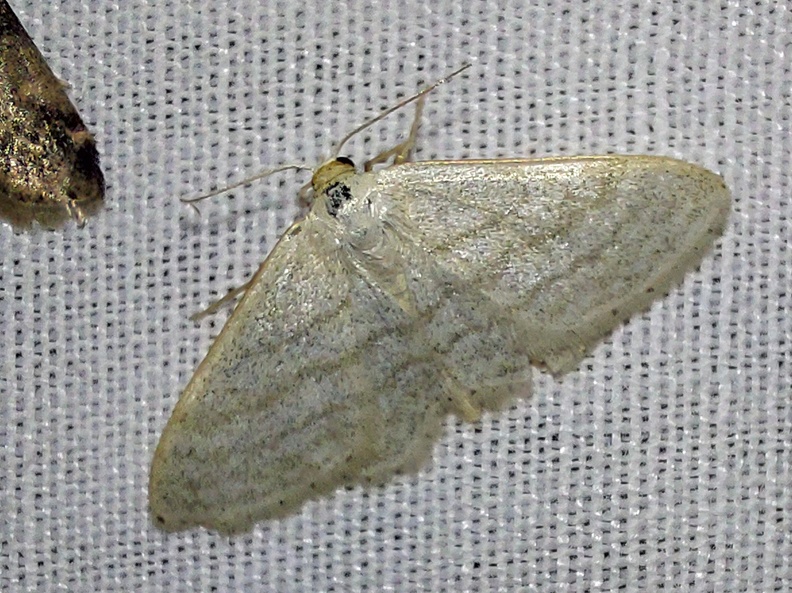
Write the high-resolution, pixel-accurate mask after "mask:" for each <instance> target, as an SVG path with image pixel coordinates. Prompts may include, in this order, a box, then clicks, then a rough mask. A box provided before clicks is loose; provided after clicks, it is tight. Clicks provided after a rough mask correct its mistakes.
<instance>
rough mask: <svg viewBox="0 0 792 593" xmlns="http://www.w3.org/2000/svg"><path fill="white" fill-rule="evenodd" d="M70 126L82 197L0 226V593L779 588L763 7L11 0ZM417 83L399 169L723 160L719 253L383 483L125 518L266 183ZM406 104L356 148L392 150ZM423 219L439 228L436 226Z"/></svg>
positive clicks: (787, 334)
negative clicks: (65, 212)
mask: <svg viewBox="0 0 792 593" xmlns="http://www.w3.org/2000/svg"><path fill="white" fill-rule="evenodd" d="M11 4H12V5H13V7H14V9H15V10H16V12H17V14H18V16H19V18H20V20H21V21H22V22H23V24H24V25H25V27H26V28H27V29H28V31H29V32H30V34H31V35H32V37H33V38H34V40H35V41H36V43H37V44H38V46H39V48H40V49H41V50H42V51H43V53H44V54H45V56H46V57H47V59H48V61H49V63H50V65H51V67H52V68H53V70H54V71H55V72H56V73H57V74H58V76H59V77H61V78H63V79H64V80H66V81H68V83H69V84H70V86H71V89H70V96H71V97H72V98H73V100H74V102H75V104H76V105H77V106H78V108H79V110H80V113H81V114H82V116H83V118H84V120H85V121H86V123H87V124H88V125H89V126H90V128H91V130H92V131H93V132H94V133H95V135H96V139H97V144H98V146H99V151H100V153H101V155H102V165H103V169H104V171H105V174H106V177H107V184H108V188H107V201H106V207H105V208H104V210H103V211H102V212H101V213H100V214H99V215H98V216H96V217H94V218H92V219H91V220H90V221H89V222H88V223H87V224H86V225H85V227H84V228H82V229H78V228H76V227H75V226H74V225H67V227H66V228H65V229H64V230H62V231H59V232H44V231H37V232H32V233H15V232H14V231H13V230H12V229H11V228H10V227H9V226H8V225H6V224H2V225H0V254H2V255H0V257H1V258H2V268H1V269H0V291H2V292H0V298H1V299H2V300H0V324H2V325H1V326H0V327H2V332H3V339H4V342H3V344H2V347H0V361H2V363H1V364H2V367H1V368H2V377H1V378H0V388H1V389H2V397H0V492H1V493H2V498H0V505H2V506H1V507H0V508H1V509H2V513H0V525H1V527H0V589H2V590H4V591H168V592H176V591H190V592H193V591H220V592H223V591H278V592H285V591H337V592H351V591H399V592H401V591H427V592H429V591H431V592H438V591H503V592H507V591H508V592H514V591H520V590H534V591H548V592H550V591H552V592H561V591H589V590H592V591H593V590H601V591H616V590H619V591H663V590H669V591H670V590H673V591H718V592H736V591H763V592H766V591H790V590H792V402H791V401H790V398H791V397H792V389H791V388H790V385H791V384H792V380H791V375H792V316H790V313H789V309H790V306H791V305H792V251H791V250H790V240H791V239H792V165H791V164H790V154H792V65H791V64H792V12H790V8H789V7H788V6H786V5H785V3H783V2H778V3H777V2H772V1H769V0H768V1H761V2H760V1H756V2H737V1H731V2H727V1H721V2H698V1H695V0H689V1H676V2H662V3H661V2H658V3H654V2H639V1H637V0H633V1H620V0H608V1H604V0H601V1H600V0H597V1H592V2H587V3H583V2H576V1H571V0H570V1H555V2H547V3H545V2H533V1H532V2H519V1H513V2H485V1H479V0H467V1H466V2H456V1H452V0H448V1H438V2H433V3H432V2H430V3H427V2H416V1H414V0H405V1H403V2H383V3H381V4H380V3H376V2H370V1H362V0H352V1H349V2H343V3H341V2H314V1H301V2H291V1H275V2H259V1H256V0H235V1H230V2H209V1H197V0H193V1H185V0H160V1H158V2H153V1H143V0H125V1H124V2H109V1H104V0H80V1H79V2H77V1H68V2H67V1H58V0H56V1H51V2H38V1H36V2H32V1H25V0H12V2H11ZM465 62H471V63H472V64H473V67H472V68H471V69H470V70H468V71H467V72H466V73H465V74H464V75H463V76H460V77H459V78H457V79H456V80H454V81H453V82H451V83H449V84H447V85H444V86H443V87H441V88H440V89H438V90H437V91H436V92H434V93H433V94H432V96H431V97H430V100H429V101H428V104H427V109H426V114H425V117H424V120H423V128H422V130H421V136H420V139H419V142H418V150H417V152H416V155H415V157H416V159H418V160H426V159H433V158H449V159H459V158H473V157H506V156H508V157H515V156H523V157H530V156H544V155H574V154H597V153H604V152H615V153H631V154H642V153H650V154H664V155H670V156H675V157H679V158H682V159H685V160H688V161H692V162H696V163H699V164H701V165H703V166H706V167H708V168H710V169H712V170H714V171H717V172H719V173H720V174H721V175H723V177H724V179H725V181H726V183H727V184H728V186H729V187H730V188H731V190H732V192H733V196H734V204H733V213H732V215H731V219H730V223H729V225H728V228H727V230H726V232H725V235H724V237H723V239H722V240H721V241H719V242H718V243H717V245H716V246H715V249H714V250H713V252H712V253H711V254H710V255H709V256H708V257H707V258H706V259H705V260H704V262H703V264H702V266H701V268H700V270H698V271H696V272H695V273H691V274H690V275H689V276H688V277H687V278H686V280H685V282H684V284H683V285H682V286H680V287H679V288H678V289H676V290H674V291H672V293H671V294H670V295H669V296H668V297H667V298H664V299H662V300H659V301H658V302H657V303H655V305H654V306H653V307H652V308H651V310H649V311H648V312H646V313H645V314H643V315H639V316H637V317H635V318H634V319H633V320H632V321H631V322H630V323H628V324H627V325H626V326H624V327H623V328H621V329H619V330H618V331H616V332H615V333H614V334H613V335H612V336H611V337H610V338H609V339H608V340H606V341H605V342H603V344H602V345H601V346H599V347H598V348H597V349H596V351H595V352H594V354H593V355H592V356H591V357H590V358H588V359H586V360H585V361H584V363H583V364H582V365H581V367H580V369H579V370H578V371H576V372H572V373H570V374H568V375H566V376H565V377H563V378H562V379H559V380H555V379H552V378H550V377H548V376H547V375H543V374H541V373H537V378H536V381H535V393H534V395H533V396H532V397H531V398H530V399H528V400H525V401H517V402H516V403H515V404H514V405H513V406H511V407H510V408H509V409H507V410H505V411H504V412H503V413H499V414H494V415H488V416H486V417H485V418H484V419H483V420H482V421H481V422H479V423H477V424H475V425H463V424H461V423H459V422H456V421H453V420H452V421H449V423H448V425H447V430H446V431H445V434H444V436H443V438H442V439H441V440H440V441H439V442H438V444H437V445H436V448H435V450H434V454H433V456H432V462H431V464H430V465H427V466H426V467H425V468H424V470H423V471H422V472H421V473H420V474H418V475H415V476H408V477H404V478H401V479H398V480H395V481H393V482H392V483H391V484H389V485H388V486H387V487H384V488H378V489H373V490H368V491H363V490H361V489H354V490H350V491H342V492H339V493H337V494H336V495H335V496H334V497H332V498H327V499H322V500H318V501H316V502H312V503H309V504H307V505H306V506H305V507H304V509H303V510H302V512H301V513H300V514H298V515H297V516H294V517H292V518H289V519H285V520H281V521H275V522H270V523H263V524H260V525H259V526H257V527H256V529H255V530H254V531H253V532H252V533H250V534H248V535H245V536H240V537H236V538H233V539H230V540H229V539H228V538H226V537H221V536H219V535H217V534H215V533H209V532H206V531H205V530H201V529H196V530H193V531H190V532H187V533H183V534H171V535H166V534H164V533H161V532H159V531H157V530H156V529H154V528H153V527H152V526H151V524H150V522H149V517H148V514H147V510H146V505H147V478H148V470H149V464H150V460H151V456H152V454H153V451H154V447H155V446H156V443H157V439H158V437H159V435H160V433H161V431H162V428H163V427H164V425H165V422H166V421H167V419H168V416H169V414H170V412H171V410H172V409H173V407H174V405H175V403H176V401H177V398H178V396H179V393H180V391H181V389H182V388H183V387H184V386H185V384H186V382H187V381H188V379H189V377H190V376H191V373H192V372H193V370H194V369H195V368H196V365H197V364H198V363H199V362H200V360H201V359H202V357H203V356H204V354H205V353H206V350H207V348H208V347H209V345H210V343H211V341H212V338H213V336H215V335H216V334H217V333H218V331H219V330H220V328H221V327H222V324H223V322H224V320H225V319H226V318H227V316H228V314H229V310H225V311H223V312H222V313H220V314H219V315H217V316H215V317H213V318H211V319H208V320H205V321H203V322H201V323H198V324H195V323H193V322H191V321H190V320H189V319H188V317H189V315H190V314H191V313H194V312H196V311H198V310H200V309H201V308H203V307H205V306H206V305H207V304H208V303H209V302H211V301H212V300H214V299H216V298H217V297H218V296H219V295H222V294H224V293H225V292H226V291H227V290H229V289H230V288H232V287H234V286H237V285H240V284H242V283H243V282H244V281H245V279H246V278H247V277H248V276H249V275H250V274H251V273H252V272H253V271H254V270H255V269H256V268H257V266H258V265H259V263H260V262H261V261H262V260H263V258H264V257H265V255H266V254H267V253H268V251H269V250H270V249H271V248H272V246H273V245H274V242H275V241H276V239H277V238H278V236H279V235H280V233H282V232H283V230H284V229H285V228H286V227H287V226H288V225H289V224H290V223H291V221H292V220H293V219H294V217H295V215H296V214H297V212H298V208H297V204H296V201H295V197H296V193H297V190H298V189H299V187H300V186H301V185H302V184H303V183H305V181H306V180H307V178H306V177H305V175H297V174H293V173H286V174H282V175H278V176H275V177H272V178H270V179H268V180H266V181H261V182H257V183H255V184H254V185H252V186H251V187H248V188H245V189H244V190H237V191H235V192H233V193H232V195H231V196H230V197H229V196H224V197H218V198H215V199H214V200H213V201H211V202H205V203H204V204H203V205H202V207H201V214H200V215H198V214H196V213H195V212H194V211H193V210H192V209H191V208H189V207H187V206H185V205H183V204H181V203H180V202H179V200H178V198H179V197H180V196H184V195H187V196H194V195H196V194H200V193H202V192H206V191H209V190H211V189H214V188H215V187H217V186H222V185H226V184H229V183H231V182H234V181H237V180H239V179H241V178H242V177H245V176H247V175H251V174H253V173H255V172H258V171H260V170H262V169H265V168H267V167H270V166H274V165H277V164H281V163H284V162H305V163H307V164H309V165H314V164H317V163H318V162H320V161H321V160H322V158H323V156H324V155H327V154H328V152H329V150H330V149H331V147H332V145H333V143H334V142H335V141H337V140H338V139H339V138H340V137H341V136H342V135H343V134H344V133H345V132H347V131H349V130H350V129H351V128H352V127H354V126H355V125H357V124H359V123H361V122H362V121H363V120H365V119H366V118H367V117H370V116H371V115H372V114H374V113H376V112H378V111H379V110H380V109H382V108H384V107H387V106H391V105H392V104H394V103H395V102H397V101H398V100H399V99H400V98H402V97H404V96H405V95H407V94H410V93H413V92H414V91H416V90H417V89H419V88H421V87H422V86H423V85H425V84H426V83H428V82H431V81H434V80H436V79H438V78H440V77H442V76H443V75H445V74H446V73H448V72H450V71H451V70H454V69H455V68H457V67H459V66H460V65H462V64H464V63H465ZM412 113H413V112H412V109H411V108H410V109H405V110H403V111H402V112H401V113H399V114H396V115H394V116H392V117H390V118H388V119H387V120H385V121H384V122H382V123H381V124H378V125H376V126H374V127H373V128H372V129H371V130H369V131H368V132H367V133H364V134H362V135H361V136H360V137H358V138H356V139H355V141H354V142H353V143H352V144H351V145H350V146H349V149H348V153H349V155H350V156H351V157H353V158H355V159H356V160H357V161H358V162H362V161H363V160H365V159H366V158H368V157H370V156H372V155H374V154H377V153H379V152H381V151H382V150H384V149H386V148H389V147H391V146H393V145H394V144H395V143H397V142H398V141H400V140H401V139H402V138H403V137H404V135H405V134H406V132H407V130H408V128H409V124H410V120H411V117H412ZM438 232H443V231H442V229H438Z"/></svg>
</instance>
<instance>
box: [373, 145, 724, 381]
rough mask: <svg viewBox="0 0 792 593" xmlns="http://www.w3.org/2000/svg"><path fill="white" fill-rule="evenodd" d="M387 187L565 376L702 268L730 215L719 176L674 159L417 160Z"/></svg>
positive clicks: (538, 354)
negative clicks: (614, 332)
mask: <svg viewBox="0 0 792 593" xmlns="http://www.w3.org/2000/svg"><path fill="white" fill-rule="evenodd" d="M377 183H378V187H380V188H381V190H380V191H382V192H383V193H385V194H387V195H391V196H393V199H394V200H398V201H400V202H402V203H404V204H405V205H406V208H407V210H408V216H409V219H410V221H411V223H412V225H413V228H414V229H415V239H416V240H419V241H420V244H421V245H422V246H423V248H424V249H425V250H426V251H427V252H428V253H429V254H430V256H431V257H432V258H433V260H434V261H436V262H437V265H438V266H440V267H442V268H444V269H448V270H453V271H454V273H455V274H458V275H459V277H460V278H462V279H463V280H464V282H465V283H466V284H468V285H473V286H476V287H477V288H480V289H481V290H483V291H484V292H485V293H486V294H487V295H488V296H489V297H490V298H491V300H492V301H493V302H494V303H496V304H497V306H498V307H499V308H500V309H501V310H502V311H503V312H504V314H506V315H512V316H514V317H515V320H519V321H520V322H521V323H522V324H523V327H524V331H525V332H527V333H526V334H525V335H531V336H535V337H537V338H538V339H537V340H536V341H535V342H534V343H532V344H531V345H530V346H529V348H530V353H531V358H532V360H533V361H534V362H536V363H540V364H542V365H545V366H547V367H548V368H549V369H550V370H551V371H552V372H554V373H556V374H560V373H563V372H565V371H569V370H572V369H574V368H575V367H577V365H578V363H579V362H580V360H581V359H582V358H583V357H584V356H585V355H586V354H588V353H589V351H590V350H591V348H592V347H593V346H594V345H596V343H597V342H598V341H599V340H600V339H601V338H602V337H604V336H606V335H607V334H609V333H610V332H611V331H612V330H613V329H614V328H615V327H617V326H618V325H619V324H621V323H622V322H624V321H626V320H627V319H628V318H629V317H630V316H632V315H633V314H634V313H635V312H637V311H641V310H643V309H645V308H647V307H648V306H649V304H650V303H651V302H652V301H654V300H656V299H658V298H660V297H662V296H663V295H664V294H665V293H666V292H667V291H668V289H669V288H671V287H672V286H674V285H675V284H676V283H678V282H679V281H681V279H682V278H683V276H684V275H685V273H687V272H688V271H690V270H691V269H692V268H695V267H696V266H697V265H698V264H699V262H700V261H701V258H702V256H703V255H704V253H705V252H706V251H707V250H708V249H710V248H711V246H712V244H713V241H714V240H715V239H716V238H717V237H719V236H720V235H721V233H722V232H723V229H724V226H725V224H726V221H727V218H728V216H729V212H730V209H731V196H730V193H729V190H728V189H727V187H726V185H725V184H724V183H723V179H722V178H721V177H720V176H719V175H716V174H715V173H712V172H710V171H708V170H706V169H703V168H701V167H698V166H696V165H693V164H690V163H687V162H684V161H680V160H676V159H672V158H667V157H652V156H618V155H614V156H593V157H573V158H546V159H531V160H520V159H516V160H496V161H451V162H442V161H433V162H424V163H421V162H417V163H406V164H404V165H400V166H396V167H391V168H388V169H384V170H383V171H381V172H380V173H379V174H378V176H377Z"/></svg>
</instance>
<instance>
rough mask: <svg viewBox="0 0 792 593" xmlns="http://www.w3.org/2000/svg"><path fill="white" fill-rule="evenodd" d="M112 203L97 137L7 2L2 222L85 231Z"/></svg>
mask: <svg viewBox="0 0 792 593" xmlns="http://www.w3.org/2000/svg"><path fill="white" fill-rule="evenodd" d="M103 197H104V176H103V175H102V171H101V169H100V168H99V155H98V153H97V150H96V144H95V143H94V139H93V136H92V135H91V133H90V132H89V131H88V130H87V129H86V127H85V124H84V123H83V121H82V119H80V116H79V114H78V113H77V110H76V109H75V107H74V105H73V104H72V103H71V101H70V100H69V97H68V96H67V95H66V92H65V85H64V83H63V82H61V81H60V80H58V78H56V77H55V75H54V74H53V73H52V70H50V69H49V67H48V66H47V64H46V62H45V61H44V58H43V56H42V55H41V53H40V52H39V51H38V49H37V48H36V46H35V45H34V44H33V41H32V40H31V38H30V36H29V35H28V34H27V32H26V31H25V29H24V28H23V27H22V24H21V23H20V22H19V20H18V19H17V18H16V15H15V14H14V12H13V11H12V10H11V8H10V7H9V5H8V4H7V3H6V2H5V0H0V217H2V218H5V219H6V220H9V221H11V222H12V223H13V224H15V225H17V226H20V227H26V226H29V225H30V224H31V222H32V221H34V220H35V221H38V222H39V223H40V224H41V225H42V226H45V227H49V228H52V227H57V226H59V225H61V224H63V223H64V222H66V221H67V220H69V219H73V220H75V221H76V222H77V223H78V224H82V223H83V221H84V220H85V217H86V216H87V215H89V214H91V213H93V212H94V211H96V210H97V209H98V208H99V207H100V206H101V203H102V199H103Z"/></svg>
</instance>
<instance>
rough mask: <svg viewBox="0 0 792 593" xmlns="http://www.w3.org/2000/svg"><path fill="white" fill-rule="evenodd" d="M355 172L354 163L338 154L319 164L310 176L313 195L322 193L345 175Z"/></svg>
mask: <svg viewBox="0 0 792 593" xmlns="http://www.w3.org/2000/svg"><path fill="white" fill-rule="evenodd" d="M355 172H356V171H355V163H354V162H352V159H348V158H347V157H345V156H339V157H336V158H334V159H331V160H329V161H327V162H325V163H323V164H321V165H320V166H319V167H318V168H317V169H316V171H315V172H314V174H313V177H312V178H311V187H312V188H313V191H314V195H319V194H321V193H323V192H324V191H325V190H326V189H327V188H328V187H329V186H331V185H333V184H334V183H337V182H339V181H341V180H342V179H344V178H345V177H348V176H350V175H354V174H355Z"/></svg>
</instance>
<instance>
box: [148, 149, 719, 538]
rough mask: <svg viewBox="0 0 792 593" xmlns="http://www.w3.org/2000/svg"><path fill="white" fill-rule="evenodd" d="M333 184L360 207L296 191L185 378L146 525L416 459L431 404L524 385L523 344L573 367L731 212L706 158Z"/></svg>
mask: <svg viewBox="0 0 792 593" xmlns="http://www.w3.org/2000/svg"><path fill="white" fill-rule="evenodd" d="M336 185H338V184H336ZM334 187H335V186H334ZM343 189H344V191H345V193H346V194H348V195H349V196H352V197H353V201H354V202H355V203H356V204H357V206H356V207H357V208H358V213H361V212H362V213H363V216H365V217H366V220H367V221H368V222H366V223H365V224H363V225H361V224H358V222H357V221H359V220H360V219H344V216H343V212H339V213H338V214H335V212H334V213H333V216H330V215H328V213H327V210H326V209H325V206H326V205H325V204H324V203H322V202H321V201H320V202H319V203H317V204H315V205H314V208H313V209H312V210H311V212H310V213H309V215H308V217H307V218H306V219H305V220H304V221H302V222H300V223H297V224H296V225H295V226H293V227H292V228H291V229H290V230H289V231H287V233H286V234H285V235H284V237H283V238H282V239H281V241H280V242H279V243H278V245H277V246H276V247H275V249H274V250H273V251H272V253H271V254H270V256H269V258H268V259H267V260H266V261H265V263H264V264H263V265H262V267H261V269H260V270H259V272H258V274H257V276H256V277H255V278H254V281H253V283H252V285H251V287H250V288H249V289H248V291H247V292H246V294H245V296H244V297H243V299H242V301H241V302H240V303H239V305H238V306H237V308H236V309H235V311H234V313H233V314H232V316H231V318H230V319H229V321H228V322H227V324H226V326H225V327H224V329H223V331H222V332H221V334H220V335H219V336H218V338H217V339H216V341H215V342H214V344H213V345H212V347H211V349H210V351H209V353H208V354H207V356H206V358H205V359H204V361H203V362H202V363H201V365H200V367H199V368H198V370H197V371H196V373H195V375H194V376H193V378H192V380H191V381H190V383H189V385H188V386H187V388H186V389H185V391H184V393H183V394H182V397H181V399H180V400H179V403H178V404H177V406H176V409H175V411H174V413H173V416H172V417H171V419H170V421H169V422H168V425H167V427H166V428H165V431H164V432H163V435H162V438H161V440H160V443H159V446H158V448H157V451H156V453H155V458H154V462H153V465H152V472H151V481H150V506H151V512H152V517H153V519H154V522H155V524H157V525H158V526H159V527H162V528H164V529H167V530H179V529H184V528H188V527H191V526H194V525H203V526H205V527H208V528H211V529H217V530H219V531H221V532H228V533H233V532H237V531H242V530H246V529H249V528H250V527H251V526H252V525H253V524H254V523H255V522H256V521H260V520H263V519H270V518H275V517H280V516H284V515H287V514H289V513H292V512H294V511H295V510H297V509H299V507H300V506H301V505H302V504H303V503H304V502H305V501H307V500H310V499H313V498H316V497H318V496H320V495H323V494H327V493H330V492H332V491H333V490H335V489H336V488H339V487H343V486H349V485H354V484H366V483H378V482H382V481H385V480H387V479H389V478H390V477H392V476H393V475H394V474H396V473H399V472H405V471H414V470H415V469H416V468H418V467H420V465H421V463H422V462H424V461H425V460H426V458H427V457H428V455H429V453H430V452H431V445H432V443H433V441H434V439H435V437H436V436H437V435H438V434H439V431H440V428H441V426H442V422H443V420H444V419H445V417H446V416H447V415H449V414H456V415H457V416H459V417H461V418H463V419H465V420H475V419H477V418H478V417H479V416H480V414H481V413H482V412H483V411H485V410H494V409H497V408H498V407H500V406H502V405H503V404H504V403H505V402H507V401H508V400H509V398H511V397H516V396H525V395H527V394H528V392H529V389H530V364H531V361H533V362H537V363H543V364H545V365H547V366H548V367H549V368H550V369H551V370H553V371H556V372H559V371H563V370H567V369H569V368H572V367H574V366H575V364H577V362H579V360H580V359H581V358H582V357H583V356H584V355H585V354H586V353H587V352H588V351H589V350H590V348H591V347H592V346H593V344H594V343H595V342H596V340H597V339H598V338H599V337H601V336H602V335H604V334H606V333H607V332H608V331H609V330H610V329H612V328H613V327H614V326H616V325H617V324H618V323H619V322H621V321H622V320H623V319H625V318H626V317H628V316H629V315H630V314H631V313H633V312H635V311H636V310H638V309H640V308H643V307H645V306H647V305H648V303H649V302H651V300H652V299H653V298H655V297H657V296H659V295H661V294H662V292H663V291H665V290H666V289H667V288H668V287H669V286H670V284H671V283H672V282H673V281H676V280H678V279H679V278H681V277H682V275H683V274H684V272H685V271H686V270H688V269H690V268H691V267H692V266H694V265H695V264H696V263H697V262H698V261H699V259H700V257H701V254H702V252H703V251H704V249H705V248H706V247H707V246H708V245H709V244H711V242H712V239H713V238H714V237H715V236H716V235H717V234H718V233H719V232H720V230H721V229H722V227H723V225H724V222H725V219H726V217H727V215H728V211H729V194H728V191H727V190H726V188H725V186H724V185H723V182H722V181H721V180H720V178H719V177H718V176H716V175H714V174H712V173H710V172H708V171H706V170H703V169H701V168H698V167H695V166H692V165H688V164H686V163H681V162H679V161H674V160H671V159H662V158H649V157H598V158H590V159H586V158H581V159H557V160H534V161H531V160H528V161H526V160H523V161H488V162H483V161H482V162H476V161H469V162H429V163H408V164H404V165H399V166H394V167H391V168H388V169H385V170H382V171H380V172H378V173H365V174H359V175H354V176H353V177H350V178H349V181H348V182H345V183H344V184H343ZM335 216H337V217H338V218H335ZM351 222H355V224H352V223H351ZM345 225H346V226H345ZM366 225H368V226H366ZM361 229H367V231H366V232H363V231H362V230H361ZM372 229H375V231H376V232H371V230H372Z"/></svg>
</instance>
